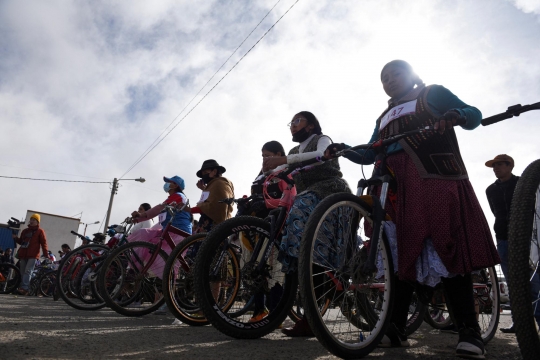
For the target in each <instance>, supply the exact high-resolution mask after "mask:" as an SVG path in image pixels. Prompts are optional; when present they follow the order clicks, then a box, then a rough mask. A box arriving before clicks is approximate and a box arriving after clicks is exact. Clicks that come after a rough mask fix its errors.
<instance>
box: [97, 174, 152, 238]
mask: <svg viewBox="0 0 540 360" xmlns="http://www.w3.org/2000/svg"><path fill="white" fill-rule="evenodd" d="M120 180H135V181H137V182H140V183H143V182H145V181H146V180H145V179H144V178H142V177H141V178H138V179H120ZM120 180H118V179H117V178H114V180H113V183H112V189H111V199H110V200H109V209H107V219H106V220H105V227H104V228H103V233H104V234H106V233H107V227H108V226H109V219H110V217H111V210H112V204H113V200H114V195H116V192H117V191H118V181H120Z"/></svg>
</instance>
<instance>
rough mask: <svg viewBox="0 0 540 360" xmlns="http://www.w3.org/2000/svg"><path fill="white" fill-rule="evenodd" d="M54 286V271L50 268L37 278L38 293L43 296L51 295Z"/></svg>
mask: <svg viewBox="0 0 540 360" xmlns="http://www.w3.org/2000/svg"><path fill="white" fill-rule="evenodd" d="M55 286H56V271H55V270H51V271H48V272H46V273H45V274H43V275H42V276H41V278H40V280H39V293H40V294H41V295H42V296H43V297H51V296H52V295H53V293H54V288H55Z"/></svg>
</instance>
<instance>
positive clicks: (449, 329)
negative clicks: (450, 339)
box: [439, 324, 459, 335]
mask: <svg viewBox="0 0 540 360" xmlns="http://www.w3.org/2000/svg"><path fill="white" fill-rule="evenodd" d="M439 330H440V331H441V332H443V333H447V334H456V335H457V334H459V331H458V329H457V327H456V326H455V325H454V324H450V325H448V326H445V327H443V328H441V329H439Z"/></svg>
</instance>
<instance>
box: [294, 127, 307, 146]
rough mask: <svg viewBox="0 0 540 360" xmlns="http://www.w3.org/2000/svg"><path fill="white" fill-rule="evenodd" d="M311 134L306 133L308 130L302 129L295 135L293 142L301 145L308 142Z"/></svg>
mask: <svg viewBox="0 0 540 360" xmlns="http://www.w3.org/2000/svg"><path fill="white" fill-rule="evenodd" d="M310 135H311V134H310V133H308V132H307V131H306V128H302V129H300V130H298V131H297V132H296V134H294V135H293V137H292V141H294V142H299V143H301V142H302V141H304V140H306V139H307V138H308V137H309V136H310Z"/></svg>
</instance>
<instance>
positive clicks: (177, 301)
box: [163, 233, 208, 326]
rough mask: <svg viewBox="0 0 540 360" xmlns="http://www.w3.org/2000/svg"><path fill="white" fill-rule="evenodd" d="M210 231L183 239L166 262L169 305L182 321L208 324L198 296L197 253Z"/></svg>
mask: <svg viewBox="0 0 540 360" xmlns="http://www.w3.org/2000/svg"><path fill="white" fill-rule="evenodd" d="M205 238H206V234H203V233H201V234H195V235H192V236H189V237H187V238H185V239H184V240H182V242H180V243H179V244H178V245H177V246H176V247H175V248H174V250H173V251H172V252H171V255H170V256H169V258H168V259H167V263H166V264H165V270H164V272H163V282H164V284H165V288H164V293H163V294H164V296H165V301H166V303H167V307H168V308H169V310H170V311H171V312H172V313H173V315H174V316H175V317H176V318H177V319H178V320H180V321H182V322H184V323H187V324H189V325H193V326H201V325H207V324H208V320H206V317H204V314H203V313H202V310H201V308H200V306H199V305H198V303H197V301H196V299H197V297H196V296H195V289H194V280H193V271H192V270H193V267H194V265H195V257H196V256H197V252H198V250H199V247H200V245H201V243H202V242H203V241H204V239H205Z"/></svg>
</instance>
